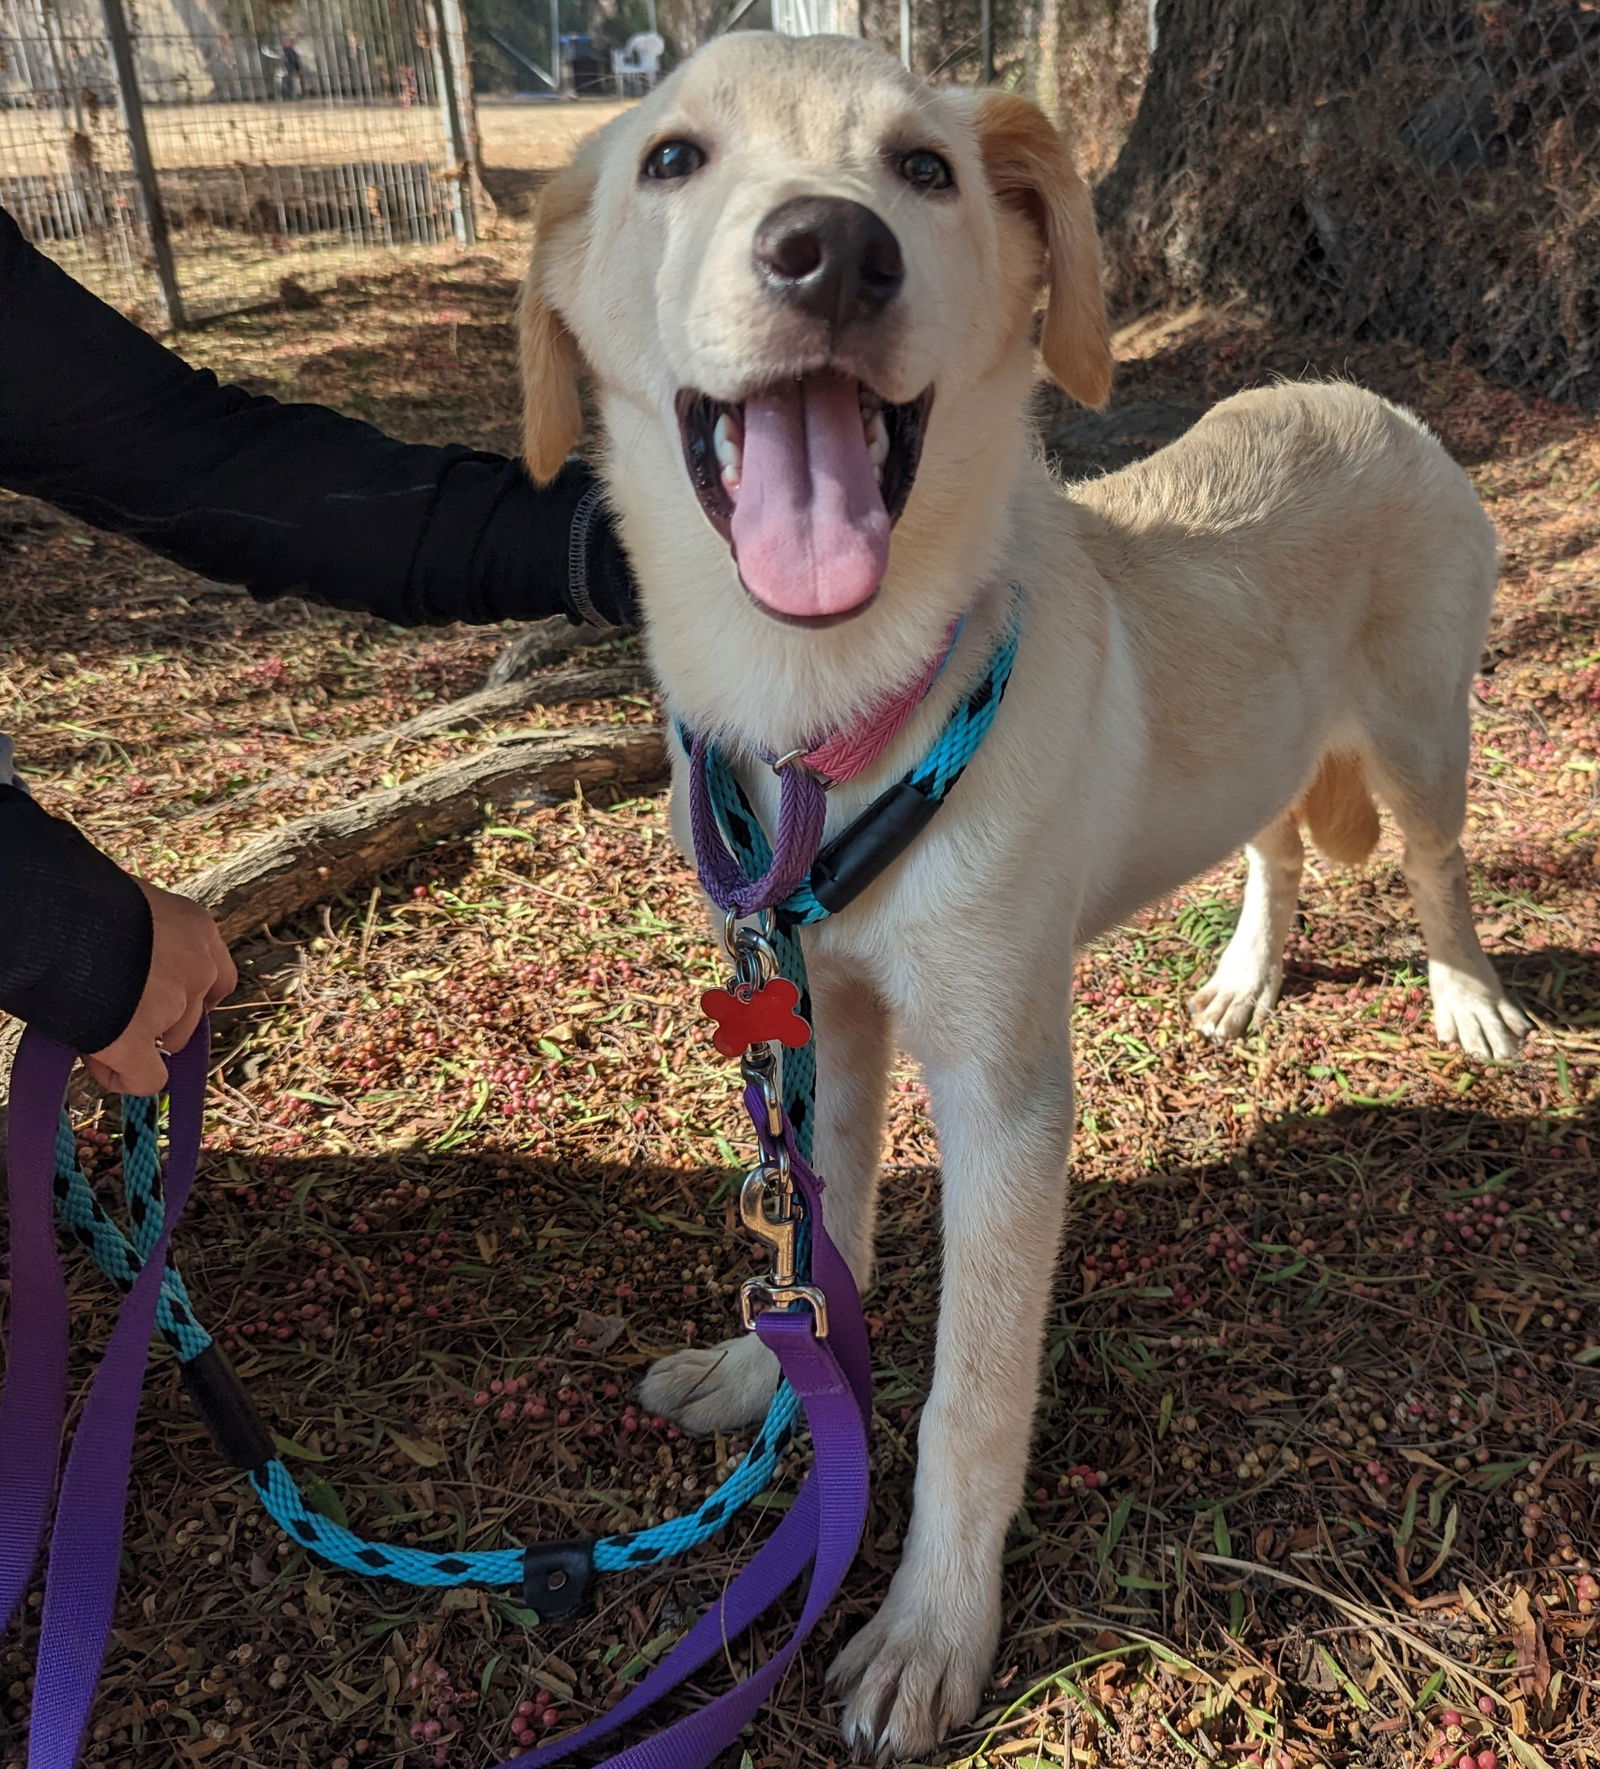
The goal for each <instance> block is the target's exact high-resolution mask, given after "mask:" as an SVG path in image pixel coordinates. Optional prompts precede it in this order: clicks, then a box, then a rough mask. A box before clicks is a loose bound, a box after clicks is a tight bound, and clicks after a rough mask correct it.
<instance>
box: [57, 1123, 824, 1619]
mask: <svg viewBox="0 0 1600 1769" xmlns="http://www.w3.org/2000/svg"><path fill="white" fill-rule="evenodd" d="M158 1107H159V1102H158V1101H157V1100H154V1099H127V1100H124V1102H123V1112H122V1171H123V1187H124V1192H125V1195H126V1200H127V1215H128V1221H129V1223H130V1224H131V1225H132V1228H133V1238H132V1239H131V1240H130V1239H129V1237H128V1236H127V1235H126V1234H125V1233H124V1232H123V1230H122V1229H121V1228H119V1227H118V1226H117V1224H116V1223H115V1222H113V1221H112V1220H111V1218H110V1216H109V1215H108V1214H107V1213H106V1211H105V1208H104V1207H103V1206H102V1204H101V1203H100V1200H99V1199H98V1198H97V1197H96V1196H95V1193H94V1189H93V1187H92V1186H91V1185H90V1183H89V1180H88V1177H87V1175H86V1174H85V1173H84V1171H83V1167H82V1164H81V1163H80V1162H79V1160H78V1151H77V1139H76V1138H75V1136H74V1135H73V1131H72V1123H71V1120H70V1119H69V1118H68V1117H67V1116H66V1114H65V1113H63V1115H62V1118H61V1122H60V1126H59V1128H58V1130H57V1135H56V1174H55V1198H56V1208H57V1213H58V1215H59V1217H60V1219H61V1221H62V1222H63V1224H64V1225H65V1226H66V1228H67V1230H68V1232H69V1233H70V1234H71V1235H72V1237H73V1239H74V1240H76V1241H77V1242H78V1244H79V1245H80V1246H82V1247H83V1248H84V1250H85V1251H86V1252H88V1253H89V1254H90V1256H91V1257H92V1258H93V1259H94V1262H95V1264H96V1265H97V1266H99V1268H100V1270H101V1271H102V1272H104V1273H105V1275H106V1276H107V1277H108V1278H109V1279H110V1280H111V1282H112V1283H113V1284H115V1285H116V1287H117V1288H118V1290H120V1291H122V1292H123V1293H124V1294H126V1293H127V1291H128V1290H130V1289H131V1288H132V1287H133V1282H134V1279H135V1278H137V1276H138V1275H139V1272H140V1270H141V1269H142V1267H143V1264H144V1258H143V1254H144V1253H145V1252H146V1251H147V1250H148V1249H149V1247H150V1246H151V1245H153V1243H154V1239H155V1236H156V1235H157V1234H159V1232H160V1226H161V1214H162V1201H161V1200H162V1194H161V1162H160V1152H159V1146H158V1141H157V1133H158V1118H159V1112H158ZM156 1320H157V1324H158V1327H159V1329H160V1332H161V1336H162V1338H163V1339H164V1340H165V1341H166V1342H167V1344H168V1345H169V1346H170V1347H171V1348H172V1350H173V1351H174V1352H175V1353H176V1355H177V1357H178V1360H179V1364H180V1367H181V1373H183V1374H184V1376H185V1381H186V1385H187V1386H189V1387H190V1392H191V1394H193V1393H194V1386H193V1381H194V1377H195V1373H196V1372H197V1371H207V1372H208V1373H209V1374H210V1376H211V1382H212V1386H211V1388H210V1389H209V1393H210V1395H211V1397H212V1399H213V1401H214V1402H215V1400H216V1399H217V1398H218V1396H217V1389H216V1383H217V1381H218V1380H219V1378H218V1376H217V1374H216V1372H218V1371H226V1368H227V1366H226V1365H225V1364H221V1362H220V1354H217V1353H215V1352H214V1341H213V1339H212V1337H211V1335H210V1333H208V1332H207V1331H206V1329H205V1328H204V1327H203V1326H202V1325H201V1324H200V1322H199V1320H198V1319H197V1318H196V1316H195V1312H194V1308H193V1305H192V1304H191V1302H190V1300H189V1294H188V1290H187V1289H186V1288H185V1286H184V1282H183V1278H182V1276H181V1275H180V1274H179V1272H178V1271H177V1269H176V1267H175V1266H173V1265H172V1264H171V1263H170V1262H169V1263H168V1265H167V1267H166V1269H165V1272H164V1274H163V1280H162V1285H161V1302H160V1305H159V1307H158V1310H157V1315H156ZM207 1354H212V1361H211V1362H210V1363H209V1364H208V1362H207ZM220 1381H221V1382H222V1383H223V1384H224V1385H226V1384H227V1382H228V1378H227V1377H226V1376H222V1377H220ZM220 1400H221V1403H222V1406H223V1408H224V1409H227V1408H229V1407H230V1405H231V1408H232V1410H233V1412H234V1413H235V1414H237V1413H238V1410H239V1408H240V1405H241V1402H243V1405H244V1406H245V1407H246V1408H247V1407H248V1402H247V1401H243V1396H242V1390H239V1389H238V1387H237V1383H236V1381H235V1382H234V1383H233V1385H232V1388H231V1389H230V1390H228V1391H226V1392H223V1393H222V1394H221V1395H220ZM215 1410H216V1407H215V1405H213V1407H211V1408H209V1409H208V1413H211V1412H214V1411H215ZM798 1417H799V1404H798V1402H797V1401H793V1400H792V1399H791V1402H790V1404H788V1405H784V1406H778V1405H774V1407H773V1408H772V1409H771V1410H770V1411H769V1413H768V1415H767V1417H766V1419H765V1421H764V1422H763V1424H762V1426H761V1429H760V1431H759V1432H758V1433H757V1435H756V1439H755V1442H754V1443H753V1444H752V1445H751V1446H750V1449H749V1451H748V1452H747V1453H746V1454H745V1456H744V1457H743V1459H742V1460H741V1461H740V1463H739V1464H738V1466H737V1467H736V1468H735V1469H734V1470H733V1471H732V1472H731V1473H730V1474H729V1475H728V1477H727V1479H726V1480H725V1481H724V1482H723V1483H722V1485H721V1486H720V1487H718V1488H717V1490H716V1491H715V1492H713V1493H711V1494H709V1495H708V1496H707V1497H706V1498H705V1499H704V1500H703V1501H702V1502H701V1504H700V1505H699V1506H698V1507H697V1508H696V1510H695V1511H693V1512H692V1513H690V1514H689V1515H688V1516H686V1517H673V1518H668V1519H667V1520H666V1521H665V1522H663V1523H659V1524H654V1525H652V1526H650V1527H649V1528H647V1529H643V1530H637V1531H633V1532H630V1533H628V1534H625V1535H615V1536H604V1537H602V1538H601V1539H600V1540H599V1541H598V1542H596V1543H595V1544H594V1547H593V1564H594V1567H595V1569H596V1571H599V1572H618V1571H621V1570H623V1569H624V1568H628V1567H641V1566H652V1565H655V1564H656V1563H658V1562H659V1561H662V1560H667V1559H671V1558H673V1557H674V1556H676V1555H678V1554H682V1553H685V1552H687V1551H688V1550H689V1549H691V1548H695V1547H698V1546H699V1545H700V1544H701V1543H703V1542H705V1541H708V1540H710V1539H711V1537H712V1536H714V1535H716V1534H717V1532H718V1531H719V1530H721V1529H722V1528H724V1527H725V1526H726V1524H727V1523H728V1521H729V1520H730V1519H731V1518H732V1517H733V1516H734V1515H735V1513H736V1512H738V1511H739V1510H740V1509H742V1508H743V1507H744V1506H745V1505H747V1504H748V1503H749V1502H750V1500H751V1499H753V1498H755V1497H756V1496H757V1495H758V1494H760V1493H762V1492H764V1491H765V1490H766V1488H767V1487H768V1486H769V1485H770V1484H771V1482H772V1478H773V1475H774V1474H775V1473H776V1471H777V1466H778V1463H779V1460H780V1459H781V1457H782V1455H783V1452H784V1450H785V1449H786V1448H787V1446H788V1443H789V1441H790V1439H791V1438H792V1436H793V1434H794V1429H795V1425H796V1423H797V1421H798ZM208 1422H209V1421H208ZM236 1435H237V1442H236V1443H235V1444H234V1445H233V1447H234V1448H237V1447H239V1446H240V1445H241V1444H242V1445H243V1446H245V1452H246V1454H249V1453H250V1450H251V1449H254V1451H255V1452H256V1456H257V1465H256V1466H254V1467H251V1468H248V1469H247V1470H246V1472H247V1474H248V1477H249V1480H250V1484H251V1486H252V1487H253V1488H254V1489H255V1492H256V1495H257V1497H258V1498H259V1499H260V1500H261V1503H262V1504H263V1505H264V1506H265V1508H266V1509H267V1511H268V1512H269V1513H270V1514H271V1516H272V1518H273V1519H274V1521H275V1522H276V1523H277V1524H278V1526H279V1527H280V1528H281V1529H282V1530H283V1531H284V1532H285V1533H286V1534H287V1535H289V1536H290V1537H291V1538H292V1539H293V1540H295V1541H297V1542H300V1543H302V1544H303V1545H304V1546H306V1547H308V1548H311V1549H313V1550H314V1551H315V1552H316V1553H318V1554H319V1555H321V1556H322V1557H323V1558H324V1559H325V1560H328V1561H330V1562H331V1563H332V1564H333V1565H335V1566H337V1567H340V1568H341V1569H342V1570H344V1571H346V1572H351V1573H356V1574H365V1575H367V1576H372V1575H379V1576H382V1577H385V1578H394V1579H398V1580H400V1581H401V1582H402V1583H405V1584H410V1585H420V1586H429V1587H452V1586H458V1585H470V1586H485V1587H488V1588H492V1589H503V1588H506V1587H508V1586H509V1587H518V1586H520V1585H522V1583H523V1581H524V1573H525V1569H526V1564H527V1556H528V1554H529V1552H530V1550H529V1549H526V1548H497V1549H491V1550H487V1551H479V1552H472V1553H460V1554H441V1553H434V1552H430V1551H428V1550H426V1549H419V1548H410V1547H405V1546H396V1545H394V1544H391V1543H386V1542H375V1541H369V1540H367V1539H366V1538H364V1537H362V1536H359V1535H357V1534H356V1533H355V1532H354V1531H353V1530H350V1529H348V1528H346V1527H345V1526H344V1525H342V1524H339V1523H336V1522H335V1521H334V1520H333V1519H332V1518H330V1517H327V1516H325V1515H324V1514H323V1513H322V1512H320V1511H318V1510H317V1509H316V1508H315V1506H313V1505H312V1504H311V1503H310V1501H309V1500H308V1499H307V1498H306V1497H305V1495H304V1494H303V1493H302V1492H301V1490H300V1488H299V1485H298V1483H297V1482H296V1480H295V1477H294V1475H293V1473H292V1472H291V1470H290V1469H289V1467H288V1466H287V1464H286V1463H284V1462H283V1460H282V1459H281V1458H280V1457H279V1456H278V1455H277V1454H276V1453H275V1450H273V1448H272V1434H271V1433H270V1432H269V1431H267V1429H266V1428H265V1427H264V1426H262V1425H261V1424H260V1422H259V1421H258V1420H255V1419H254V1418H253V1416H250V1417H249V1418H247V1419H244V1420H242V1421H239V1422H237V1428H236ZM264 1450H267V1451H272V1453H266V1454H262V1453H261V1452H262V1451H264ZM230 1459H235V1457H234V1456H233V1455H232V1454H231V1453H230ZM534 1551H535V1552H537V1550H534Z"/></svg>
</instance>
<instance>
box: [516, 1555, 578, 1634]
mask: <svg viewBox="0 0 1600 1769" xmlns="http://www.w3.org/2000/svg"><path fill="white" fill-rule="evenodd" d="M593 1583H594V1543H593V1542H576V1541H574V1542H539V1543H537V1544H535V1546H533V1547H532V1548H529V1549H528V1550H527V1551H526V1552H525V1553H524V1554H523V1556H522V1607H523V1608H524V1609H531V1610H532V1611H533V1612H534V1613H535V1614H536V1615H537V1616H538V1617H539V1619H540V1620H541V1621H547V1622H549V1621H559V1620H560V1619H561V1618H562V1616H567V1615H571V1614H572V1612H573V1611H574V1610H575V1609H578V1608H580V1607H581V1606H582V1604H583V1600H584V1598H585V1597H587V1596H588V1595H589V1587H590V1585H592V1584H593Z"/></svg>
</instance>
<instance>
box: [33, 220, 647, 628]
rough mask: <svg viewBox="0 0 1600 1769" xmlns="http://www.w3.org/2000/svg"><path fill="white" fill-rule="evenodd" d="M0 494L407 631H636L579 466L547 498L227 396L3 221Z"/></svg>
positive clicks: (334, 416) (461, 465) (349, 421)
mask: <svg viewBox="0 0 1600 1769" xmlns="http://www.w3.org/2000/svg"><path fill="white" fill-rule="evenodd" d="M0 486H5V487H7V488H9V489H10V490H12V491H21V492H27V493H29V494H31V495H32V496H34V497H39V498H43V499H45V500H46V501H48V502H50V503H53V504H56V505H58V506H59V507H60V508H62V509H64V510H68V511H70V512H71V513H72V514H73V515H75V516H78V517H80V518H81V519H82V520H83V521H85V522H89V523H92V524H93V525H94V526H95V527H97V528H103V529H107V530H110V531H111V532H113V533H116V534H125V535H129V536H131V537H132V538H133V539H135V540H137V541H141V542H143V543H144V545H146V546H147V547H150V548H152V549H153V550H154V551H156V552H158V553H162V554H164V555H165V556H166V557H167V558H169V559H172V560H175V561H176V562H177V563H178V564H180V565H185V566H187V567H189V568H190V569H191V570H193V571H198V572H201V573H203V574H204V575H205V576H207V577H211V578H215V579H219V580H221V581H224V582H227V583H240V584H244V585H245V586H246V587H247V588H248V589H249V590H250V591H251V592H252V593H253V594H255V595H257V596H261V597H270V596H276V595H284V594H296V595H303V596H308V597H310V598H311V599H312V600H314V601H318V602H327V603H331V604H333V605H335V606H337V607H341V608H358V609H364V610H367V611H368V612H370V613H373V614H377V615H380V616H381V617H382V618H383V619H385V620H390V621H394V622H396V623H397V624H400V625H404V626H421V625H428V624H434V623H441V622H445V621H453V620H459V621H467V622H472V623H476V624H485V623H488V622H492V621H501V620H537V619H542V618H544V617H546V616H548V615H552V614H567V615H568V616H570V617H571V618H572V619H573V620H575V621H576V620H584V619H588V620H593V621H595V623H596V624H598V625H618V624H626V623H627V622H629V621H631V619H632V612H633V586H632V578H631V575H630V573H629V571H628V566H627V560H626V558H625V556H624V554H623V552H622V549H621V547H620V545H619V544H618V542H617V539H616V536H615V534H614V533H613V532H612V529H611V526H610V523H609V521H608V520H607V517H606V513H605V510H604V508H603V506H602V504H601V501H600V497H599V489H598V484H597V482H596V480H595V479H594V477H593V476H592V474H591V473H590V472H589V470H588V469H587V468H586V467H584V466H582V465H581V464H579V463H577V462H573V463H570V464H569V465H568V466H567V467H566V468H565V469H564V470H563V471H562V473H561V474H560V476H559V477H558V478H557V479H556V480H555V482H554V483H553V484H552V485H549V486H547V487H545V488H543V489H542V490H541V489H538V488H536V487H535V486H534V485H532V484H531V483H530V481H529V480H528V479H527V477H526V475H525V474H524V473H523V471H522V468H521V466H520V465H519V464H518V463H517V462H515V461H509V460H506V459H505V458H504V457H503V456H500V455H492V454H482V453H478V452H475V451H474V450H471V449H466V448H458V447H450V448H430V447H425V446H422V445H419V444H412V443H403V442H396V441H395V440H394V439H393V438H392V437H389V436H385V435H384V434H383V432H382V431H380V430H376V429H374V428H373V427H372V426H371V425H370V424H363V423H361V422H359V421H358V420H357V419H354V418H347V417H343V416H341V415H340V414H339V413H337V412H332V411H328V410H327V409H325V408H324V407H322V406H315V405H282V404H279V403H278V402H277V401H276V400H272V399H265V398H260V397H255V396H252V395H250V394H248V393H246V392H244V390H243V389H242V388H238V387H226V386H223V385H222V384H221V383H219V382H218V380H217V378H216V376H215V375H213V374H211V373H210V372H209V371H207V370H203V369H195V368H191V367H190V366H189V365H188V364H187V363H185V362H184V361H182V360H181V359H180V358H179V357H177V356H175V355H173V353H172V352H171V351H169V350H166V349H164V348H163V347H162V346H161V345H160V344H158V343H157V342H156V341H155V340H154V339H153V338H151V337H149V336H147V335H146V334H145V333H144V332H142V331H140V330H139V328H138V327H137V326H135V325H133V324H131V323H130V322H129V321H127V320H125V319H123V318H122V316H121V315H120V314H118V313H116V312H114V311H113V310H112V309H111V308H110V307H107V306H106V305H105V303H104V302H102V301H100V300H98V299H97V298H96V297H95V296H93V295H91V294H90V293H89V291H88V290H87V289H85V288H83V287H82V286H81V285H80V284H78V283H76V282H74V281H73V280H72V278H71V277H69V276H68V275H67V274H66V273H65V271H63V270H61V269H60V268H59V266H57V265H55V264H53V263H52V262H51V261H50V260H49V259H48V258H46V257H45V256H44V255H43V254H42V253H40V252H38V251H36V250H35V249H34V248H33V247H32V246H31V245H30V244H29V243H28V241H27V240H26V239H24V238H23V235H22V231H21V229H20V228H19V227H18V226H17V224H16V222H15V221H14V220H13V219H12V217H11V216H10V215H8V214H7V213H6V212H5V210H4V209H0Z"/></svg>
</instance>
